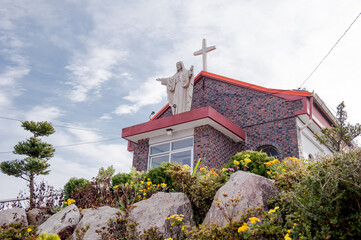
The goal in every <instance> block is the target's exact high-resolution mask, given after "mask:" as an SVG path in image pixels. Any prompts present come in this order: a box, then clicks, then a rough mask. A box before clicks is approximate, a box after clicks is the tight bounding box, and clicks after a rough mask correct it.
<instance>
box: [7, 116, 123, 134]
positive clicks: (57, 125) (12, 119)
mask: <svg viewBox="0 0 361 240" xmlns="http://www.w3.org/2000/svg"><path fill="white" fill-rule="evenodd" d="M0 119H6V120H11V121H18V122H24V121H25V120H20V119H16V118H9V117H0ZM52 125H53V126H54V127H60V128H68V129H74V130H80V131H87V132H99V133H107V134H112V135H118V134H116V133H114V132H107V131H103V130H90V129H86V128H78V127H69V126H65V125H60V124H53V123H52Z"/></svg>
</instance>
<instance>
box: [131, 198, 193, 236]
mask: <svg viewBox="0 0 361 240" xmlns="http://www.w3.org/2000/svg"><path fill="white" fill-rule="evenodd" d="M174 214H178V215H179V214H183V215H184V217H183V222H184V223H185V224H186V225H190V226H194V225H195V223H194V220H193V211H192V205H191V202H190V201H189V199H188V197H187V195H185V194H184V193H164V192H158V193H156V194H154V195H153V196H152V197H150V198H149V199H146V200H143V201H140V202H138V203H136V204H134V208H133V209H131V211H130V215H129V217H130V219H131V221H136V222H137V223H138V225H137V227H136V231H137V232H138V233H140V234H142V233H143V232H144V230H146V229H149V228H151V227H158V228H159V230H160V232H162V233H163V235H164V236H165V237H167V236H169V235H170V231H169V228H168V227H166V224H165V218H167V217H170V216H172V215H174Z"/></svg>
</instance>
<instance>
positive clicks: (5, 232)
mask: <svg viewBox="0 0 361 240" xmlns="http://www.w3.org/2000/svg"><path fill="white" fill-rule="evenodd" d="M35 238H36V227H35V226H23V225H21V224H20V223H12V224H10V225H5V224H4V225H2V226H1V227H0V239H5V240H7V239H9V240H11V239H21V240H31V239H35Z"/></svg>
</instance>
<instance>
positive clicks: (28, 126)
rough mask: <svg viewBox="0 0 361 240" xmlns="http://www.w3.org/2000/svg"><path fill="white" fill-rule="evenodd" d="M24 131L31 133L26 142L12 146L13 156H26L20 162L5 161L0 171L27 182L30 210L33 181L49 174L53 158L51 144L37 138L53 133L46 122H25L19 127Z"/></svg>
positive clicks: (33, 205)
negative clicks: (36, 177)
mask: <svg viewBox="0 0 361 240" xmlns="http://www.w3.org/2000/svg"><path fill="white" fill-rule="evenodd" d="M21 126H22V127H23V128H24V129H25V130H27V131H30V132H32V133H33V137H30V138H29V139H27V140H26V141H22V142H19V143H18V144H17V145H15V146H14V151H13V153H14V154H19V155H26V156H27V157H26V158H24V159H22V160H13V161H5V162H2V163H1V164H0V170H1V172H3V173H4V174H7V175H10V176H14V177H20V178H22V179H24V180H25V181H27V182H29V190H30V209H32V208H34V207H35V201H34V179H35V176H36V175H40V174H41V175H46V174H49V172H50V170H48V168H49V166H50V164H49V163H48V161H49V159H50V158H51V157H53V155H54V151H55V149H54V148H53V146H52V145H51V144H48V143H46V142H42V141H41V139H39V138H38V137H41V136H49V135H50V134H53V133H54V132H55V130H54V128H53V126H52V125H51V124H50V123H48V122H33V121H25V122H22V125H21Z"/></svg>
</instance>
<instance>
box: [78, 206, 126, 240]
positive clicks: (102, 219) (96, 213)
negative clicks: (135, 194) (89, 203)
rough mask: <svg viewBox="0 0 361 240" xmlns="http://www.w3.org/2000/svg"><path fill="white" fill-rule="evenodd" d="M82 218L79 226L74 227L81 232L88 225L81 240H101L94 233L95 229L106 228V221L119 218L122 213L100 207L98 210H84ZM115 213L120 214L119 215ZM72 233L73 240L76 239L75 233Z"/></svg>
mask: <svg viewBox="0 0 361 240" xmlns="http://www.w3.org/2000/svg"><path fill="white" fill-rule="evenodd" d="M82 213H83V218H82V219H81V220H80V222H79V224H78V225H77V226H76V229H75V231H76V230H79V231H81V228H86V227H87V226H88V225H89V229H88V230H87V231H86V233H85V234H84V238H83V239H92V240H95V239H101V237H100V235H98V233H96V232H95V230H97V229H101V228H102V227H104V226H106V225H107V224H106V221H108V220H109V219H110V218H112V219H115V218H118V217H120V216H124V213H123V212H121V211H120V210H119V209H118V208H112V207H108V206H105V207H100V208H98V209H84V210H83V211H82ZM117 213H120V214H119V215H118V214H117ZM75 231H74V233H73V239H76V233H75Z"/></svg>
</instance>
